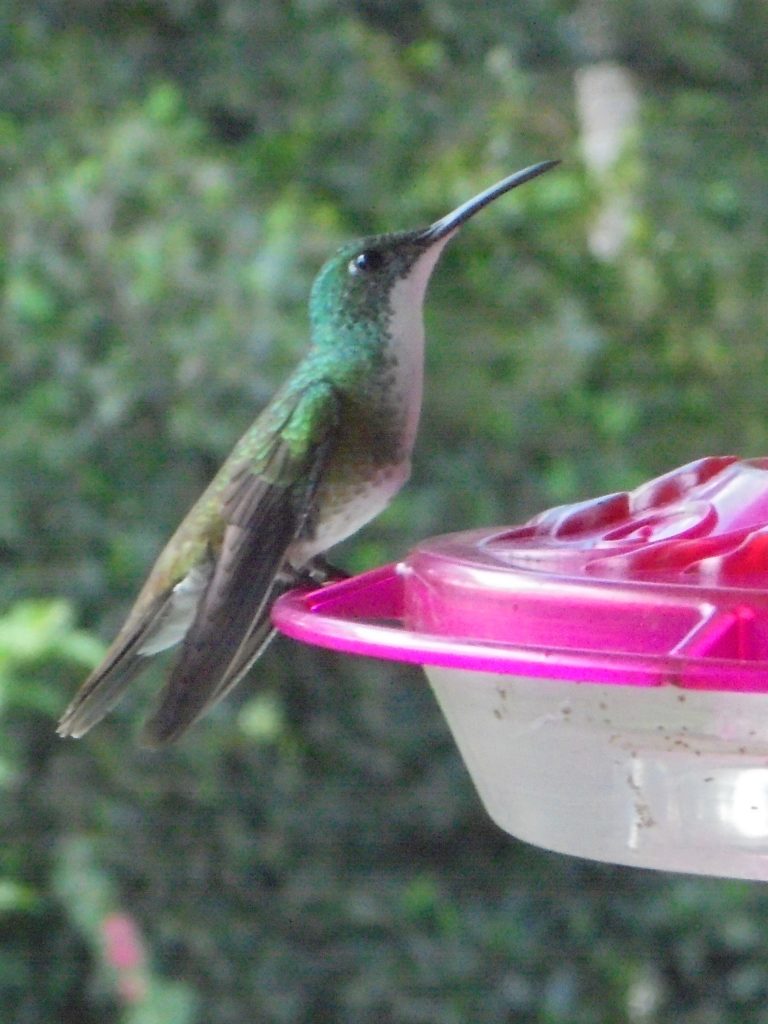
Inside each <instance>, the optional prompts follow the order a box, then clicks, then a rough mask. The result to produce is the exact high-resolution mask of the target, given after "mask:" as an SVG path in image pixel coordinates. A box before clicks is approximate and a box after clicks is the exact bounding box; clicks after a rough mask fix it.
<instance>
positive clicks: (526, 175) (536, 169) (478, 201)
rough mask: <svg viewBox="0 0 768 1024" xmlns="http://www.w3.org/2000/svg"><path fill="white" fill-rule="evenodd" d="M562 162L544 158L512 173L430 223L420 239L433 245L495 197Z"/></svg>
mask: <svg viewBox="0 0 768 1024" xmlns="http://www.w3.org/2000/svg"><path fill="white" fill-rule="evenodd" d="M559 163H560V161H559V160H544V161H542V163H540V164H533V165H532V166H531V167H526V168H525V169H524V170H522V171H517V172H516V173H515V174H510V176H509V177H508V178H503V179H502V180H501V181H497V182H496V184H495V185H491V187H490V188H487V189H486V190H485V191H484V192H481V193H480V194H479V195H476V196H474V198H472V199H468V200H467V201H466V203H462V204H461V206H457V207H456V209H455V210H453V211H452V212H451V213H448V214H446V215H445V217H441V218H440V220H436V221H435V223H434V224H430V226H429V227H428V228H426V229H425V230H424V231H423V232H422V233H421V236H420V238H419V241H421V242H424V243H425V244H426V245H431V244H432V243H433V242H437V241H439V240H440V239H441V238H445V236H446V235H449V234H450V233H451V232H452V231H455V230H456V228H458V227H460V226H461V225H462V224H463V223H464V221H467V220H469V218H470V217H473V216H474V215H475V214H476V213H477V211H478V210H482V208H483V207H484V206H487V205H488V204H489V203H492V202H493V200H494V199H498V197H499V196H503V195H504V193H505V192H509V191H510V190H511V189H513V188H517V186H518V185H524V184H525V182H526V181H530V180H531V179H532V178H537V177H538V176H539V175H540V174H543V173H544V172H545V171H548V170H550V168H552V167H557V165H558V164H559Z"/></svg>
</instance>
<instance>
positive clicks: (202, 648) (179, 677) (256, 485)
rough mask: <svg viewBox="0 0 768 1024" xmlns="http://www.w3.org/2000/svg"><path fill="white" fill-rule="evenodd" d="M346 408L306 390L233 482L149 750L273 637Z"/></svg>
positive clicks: (322, 386) (203, 706) (185, 722)
mask: <svg viewBox="0 0 768 1024" xmlns="http://www.w3.org/2000/svg"><path fill="white" fill-rule="evenodd" d="M284 401H285V399H284ZM338 409H339V399H338V395H337V392H336V390H335V388H334V387H333V385H331V384H329V383H327V382H325V381H319V382H315V383H314V384H311V385H307V386H306V387H305V388H303V389H302V390H301V391H298V392H297V393H296V394H295V395H293V396H292V398H291V400H290V404H289V406H288V407H287V408H286V407H285V405H284V406H283V409H281V412H282V411H284V412H285V416H284V419H283V420H282V426H281V427H280V429H279V430H277V431H276V432H275V433H274V435H273V437H272V439H271V441H270V442H269V444H268V445H266V446H264V449H263V451H262V452H261V453H260V454H259V455H258V456H257V457H256V458H255V459H251V460H249V461H247V462H245V463H244V464H243V466H242V467H241V468H240V470H239V471H238V472H237V473H236V474H235V476H234V477H233V479H232V481H231V484H230V486H229V488H228V490H227V492H226V494H225V498H224V505H223V518H224V520H225V522H226V527H225V530H224V536H223V540H222V544H221V548H220V550H219V551H218V553H217V554H216V555H215V556H214V564H213V571H212V573H211V576H210V581H209V582H208V584H207V586H206V588H205V590H204V592H203V594H202V597H201V598H200V601H199V602H198V605H197V611H196V614H195V617H194V619H193V622H192V625H191V626H190V628H189V630H188V631H187V634H186V636H185V637H184V641H183V643H182V648H181V653H180V655H179V659H178V661H177V663H176V665H175V666H174V668H173V670H172V672H171V675H170V678H169V680H168V683H167V684H166V686H165V688H164V690H163V693H162V695H161V700H160V704H159V706H158V708H157V710H156V711H155V712H154V714H153V715H152V717H151V718H150V719H149V720H148V722H147V723H146V726H145V729H144V735H143V739H144V741H145V742H146V743H147V744H149V745H151V746H157V745H159V744H162V743H167V742H169V741H171V740H174V739H176V738H177V737H178V736H180V735H181V733H182V732H184V730H185V729H187V728H188V727H189V726H190V725H191V724H192V723H193V722H194V721H195V720H196V719H197V718H199V717H200V715H201V714H202V713H203V712H204V711H206V710H207V709H208V708H209V707H210V706H211V705H212V704H214V703H216V702H217V701H218V700H220V699H221V698H222V697H223V696H225V694H226V693H227V692H228V691H229V690H230V689H231V688H232V687H233V686H234V685H235V684H236V683H237V682H238V680H239V679H240V678H241V677H242V675H243V674H244V673H245V672H246V671H247V669H248V668H249V667H250V665H251V664H252V663H253V661H254V660H255V659H256V657H258V655H259V654H260V653H261V651H262V650H263V648H264V647H265V646H266V644H267V643H268V641H269V639H270V638H271V636H272V626H271V622H270V617H269V616H270V610H271V607H272V604H273V602H274V600H275V598H276V596H277V595H278V593H279V592H282V591H283V590H286V589H288V588H289V586H290V585H292V583H294V582H295V574H294V573H293V572H292V571H291V569H290V567H287V566H286V565H285V557H286V551H287V549H288V548H289V547H290V545H291V544H292V542H293V541H295V540H296V539H297V538H298V537H300V536H303V535H306V534H308V533H310V532H311V530H312V528H313V523H312V520H313V513H314V499H315V496H316V493H317V488H318V485H319V483H320V481H321V479H322V477H323V471H324V469H325V468H326V466H327V464H328V459H329V458H330V456H331V454H332V452H333V448H334V442H335V439H336V433H337V426H338V422H339V416H338ZM281 572H282V575H281Z"/></svg>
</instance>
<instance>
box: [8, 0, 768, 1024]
mask: <svg viewBox="0 0 768 1024" xmlns="http://www.w3.org/2000/svg"><path fill="white" fill-rule="evenodd" d="M0 54H2V63H1V65H0V167H1V171H0V226H1V231H0V277H1V278H2V307H1V308H0V350H1V351H2V360H0V395H1V397H0V467H1V469H0V559H1V560H2V570H3V571H2V573H1V574H0V597H1V599H2V608H3V611H2V616H1V617H0V715H1V716H2V737H3V739H2V745H1V746H0V1020H2V1021H9V1022H14V1024H16V1022H18V1024H50V1022H52V1021H63V1022H68V1021H73V1022H74V1021H77V1022H78V1024H96V1022H98V1024H105V1022H112V1021H114V1022H120V1024H159V1022H161V1021H162V1022H164V1024H190V1022H199V1024H235V1022H242V1021H254V1022H262V1021H263V1022H266V1024H309V1022H313V1024H323V1022H328V1024H330V1022H350V1024H351V1022H355V1024H373V1022H376V1024H379V1022H387V1021H394V1022H403V1024H500V1022H520V1024H524V1022H536V1024H581V1022H583V1024H603V1022H605V1024H616V1022H621V1021H627V1022H630V1024H648V1022H656V1021H658V1022H669V1021H675V1022H679V1024H715V1022H717V1024H730V1022H732V1024H759V1022H763V1024H765V1022H767V1021H768V934H767V932H766V925H767V924H768V894H766V891H765V889H764V887H762V886H761V885H758V884H750V883H741V882H738V883H737V882H729V881H724V880H713V879H692V878H686V877H672V876H665V875H661V874H654V873H651V872H642V871H635V870H631V869H627V868H612V867H610V866H603V865H596V864H591V863H586V862H581V861H577V860H572V859H569V858H566V857H561V856H556V855H554V854H548V853H546V852H543V851H538V850H535V849H533V848H530V847H527V846H525V845H523V844H521V843H518V842H516V841H515V840H513V839H512V838H511V837H507V836H505V835H503V834H501V833H500V832H499V831H498V830H497V829H496V828H495V826H493V825H492V824H491V823H490V821H489V820H488V819H487V818H486V816H485V814H484V812H483V810H482V808H481V807H480V805H479V802H478V800H477V797H476V796H475V794H474V792H473V791H472V789H471V785H470V783H469V780H468V777H467V775H466V773H465V770H464V768H463V766H462V764H461V762H460V759H459V757H458V754H457V752H456V750H455V748H454V746H453V744H452V741H451V739H450V737H449V735H448V734H447V730H446V727H445V725H444V723H443V721H442V720H441V718H440V715H439V713H438V711H437V709H436V706H435V704H434V703H433V700H432V698H431V695H430V693H429V690H428V688H427V685H426V683H425V682H424V680H423V678H422V677H421V675H420V674H419V672H417V671H415V670H407V669H405V668H403V669H401V670H398V669H397V668H395V667H393V666H381V665H377V664H376V663H373V662H370V663H369V662H362V661H355V660H352V659H342V658H341V657H336V656H334V655H332V654H329V653H323V652H319V651H312V650H309V649H302V648H300V647H299V646H297V645H293V644H291V643H289V642H288V641H280V642H278V643H277V644H276V645H275V646H274V648H273V650H272V651H271V652H270V653H269V655H268V656H267V658H265V660H264V662H263V663H262V664H261V665H260V666H259V667H258V670H257V671H256V672H254V673H253V678H252V679H250V680H248V682H247V683H245V684H244V685H243V686H242V687H241V689H240V691H239V692H238V693H237V695H236V696H235V697H233V698H232V699H231V700H229V701H228V702H227V703H226V704H225V705H224V706H222V707H221V708H219V709H217V710H216V712H215V713H214V714H212V715H211V716H210V717H209V718H207V719H206V720H205V721H204V722H203V723H202V724H200V725H199V726H198V727H197V728H196V729H195V730H194V732H193V733H192V734H191V735H190V736H189V738H188V739H185V740H184V742H183V743H181V744H180V745H179V746H178V747H177V748H174V749H172V750H169V751H168V752H163V753H161V754H150V753H147V752H146V751H142V750H141V749H139V748H137V747H136V745H135V744H134V736H135V734H136V731H137V724H138V721H139V719H140V717H141V715H142V712H143V709H144V708H145V706H146V698H147V697H148V695H149V693H150V692H151V691H152V688H153V682H152V680H149V681H148V683H147V686H146V687H144V689H143V693H141V694H139V695H134V696H132V697H131V699H129V700H127V701H126V702H125V704H124V705H123V706H121V707H120V709H119V710H118V711H117V712H116V713H115V714H113V715H112V716H111V717H110V719H109V720H108V721H107V722H106V723H104V724H103V725H102V726H100V727H99V729H97V730H96V731H95V732H94V733H93V734H91V735H89V736H88V737H87V739H84V740H82V741H80V742H78V743H73V742H63V741H61V740H58V739H56V738H55V736H54V731H53V730H54V724H55V719H56V716H57V715H58V713H59V712H60V711H61V709H62V708H63V706H64V704H65V703H66V701H67V699H68V698H69V696H70V695H71V694H72V692H73V690H74V688H75V686H76V684H77V683H78V681H79V680H80V679H81V678H82V676H83V675H84V673H85V672H86V671H87V669H88V667H89V666H91V665H92V664H93V663H94V662H95V661H96V660H97V659H98V657H99V653H100V651H101V649H102V643H103V641H104V640H105V639H106V638H108V637H109V636H110V635H111V633H112V632H113V631H114V630H115V628H116V627H117V626H118V625H119V622H120V620H121V617H122V616H123V615H124V614H125V612H126V609H127V607H128V604H129V602H130V600H131V598H132V596H133V595H134V593H135V591H136V589H137V587H138V585H139V583H140V582H141V580H142V578H143V576H144V574H145V572H146V571H147V569H148V567H149V565H150V564H151V561H152V559H153V557H154V555H155V553H156V552H157V550H158V548H159V546H160V545H161V544H162V542H163V540H164V539H165V538H166V537H167V535H168V534H169V533H170V531H171V530H172V528H173V527H174V526H175V524H176V522H177V521H178V519H179V518H180V516H181V515H182V513H183V512H184V511H185V510H186V508H187V506H188V505H189V503H190V502H191V501H192V500H193V498H194V497H195V496H196V495H197V493H198V492H199V490H200V489H201V488H202V486H203V485H204V483H205V482H206V481H207V479H208V478H209V477H210V475H211V474H212V472H213V471H214V469H215V468H216V466H217V465H218V463H219V462H220V460H221V459H222V458H223V456H224V455H225V454H226V453H227V451H228V450H229V448H230V447H231V445H232V444H233V442H234V441H235V439H236V438H237V436H239V434H240V433H241V432H242V430H243V429H244V428H245V427H246V425H247V424H248V423H249V421H250V420H251V418H252V417H253V415H254V413H255V411H256V410H257V409H258V408H259V407H260V405H261V404H262V403H263V402H264V401H265V400H266V399H267V397H268V396H269V395H270V393H271V392H272V390H273V389H274V387H275V385H276V384H277V382H278V381H279V380H281V379H282V378H283V376H284V375H285V374H286V373H287V372H288V371H289V369H290V367H291V366H292V365H293V363H294V362H295V360H296V359H297V357H298V356H299V354H300V353H301V351H302V347H303V345H304V343H305V339H306V315H305V303H306V296H307V292H308V288H309V285H310V282H311V279H312V277H313V275H314V273H315V272H316V270H317V269H318V267H319V265H320V264H321V262H322V261H323V260H324V259H325V257H326V256H327V255H328V254H329V253H330V252H331V251H332V250H333V249H334V248H335V246H336V245H337V244H339V243H340V242H341V241H342V240H345V239H346V238H348V237H350V236H355V235H359V234H364V233H368V232H372V231H380V230H387V229H391V228H401V227H410V226H415V225H418V224H421V223H425V222H427V221H429V220H430V219H433V218H435V217H437V216H439V215H442V214H443V213H445V212H446V211H447V210H448V209H449V208H451V206H453V205H455V204H456V203H458V202H459V201H461V200H463V199H465V198H467V197H468V196H469V195H471V194H472V193H473V192H475V191H477V190H479V189H480V188H483V187H485V186H486V185H487V184H489V183H490V182H492V181H494V180H496V179H497V178H499V177H501V176H503V175H504V174H507V173H509V172H511V171H513V170H515V169H517V168H518V167H522V166H524V165H525V164H527V163H530V162H533V161H534V160H537V159H543V158H546V157H553V156H558V157H561V158H562V159H563V160H564V164H563V166H562V168H560V169H559V170H558V171H557V172H553V173H551V174H549V175H547V176H545V177H544V178H542V179H540V180H539V181H537V182H536V183H535V184H532V185H530V186H526V188H525V189H521V190H520V191H519V192H517V193H515V194H514V196H510V197H507V198H506V199H504V200H502V201H500V202H499V203H498V204H496V205H495V206H494V207H493V208H492V209H489V210H488V211H486V212H485V213H483V214H482V216H480V217H478V218H477V219H476V220H475V221H473V223H472V225H471V226H470V227H468V228H467V229H466V230H465V231H464V232H462V234H461V236H460V237H459V238H458V239H457V240H456V241H455V242H454V243H453V244H452V246H451V248H450V250H449V251H448V252H447V253H446V255H445V257H444V258H443V260H442V262H441V265H440V267H439V269H438V271H437V273H436V275H435V279H434V281H433V283H432V286H431V289H430V294H429V297H428V303H427V307H428V308H427V330H428V337H429V353H428V368H427V388H426V396H425V410H424V417H423V423H422V430H421V434H420V438H419V445H418V451H417V455H416V461H415V469H414V476H413V479H412V481H411V483H410V484H409V486H408V487H407V489H406V490H405V491H404V492H403V493H402V494H401V495H400V496H399V497H398V498H397V500H396V501H395V503H394V504H393V505H392V506H391V508H390V509H389V510H388V511H387V512H386V513H385V514H384V515H382V516H381V517H380V519H379V520H378V521H377V522H375V523H373V524H371V525H370V526H369V527H367V528H366V529H365V530H364V531H363V532H362V534H361V535H360V536H359V537H358V538H355V539H354V540H352V541H350V542H348V543H347V544H346V545H345V546H344V548H343V549H342V550H339V551H338V552H337V553H336V560H337V561H338V562H340V563H343V564H345V565H346V566H347V567H349V568H351V569H353V570H361V569H363V568H368V567H372V566H374V565H376V564H379V563H381V562H383V561H386V560H389V559H393V558H396V557H398V556H399V555H401V554H403V553H404V552H405V551H407V550H408V548H409V546H410V545H412V544H413V543H414V542H415V541H417V540H418V539H420V538H423V537H426V536H429V535H432V534H435V533H440V532H444V531H447V530H451V529H459V528H465V527H469V526H473V525H483V524H488V525H491V524H498V523H505V522H514V521H519V520H521V519H524V518H526V517H528V516H529V515H532V514H534V513H535V512H537V511H539V510H540V509H542V508H544V507H546V506H549V505H552V504H556V503H560V502H564V501H572V500H576V499H578V498H584V497H589V496H593V495H596V494H598V493H601V492H604V491H609V490H613V489H622V488H626V487H631V486H633V485H635V484H636V483H638V482H640V481H641V480H643V479H644V478H646V477H649V476H651V475H654V474H656V473H658V472H663V471H665V470H668V469H671V468H672V467H674V466H675V465H678V464H680V463H683V462H685V461H687V460H689V459H693V458H697V457H699V456H703V455H706V454H715V453H725V452H735V453H737V454H741V455H745V456H747V455H750V456H751V455H764V454H766V453H768V410H766V400H765V397H766V361H767V357H766V353H768V344H767V342H768V329H767V328H768V323H767V321H768V303H766V298H765V296H766V283H767V282H768V258H767V257H766V252H767V247H766V227H767V224H766V222H767V221H768V135H767V134H766V124H768V91H767V87H768V6H766V5H765V4H764V2H763V0H654V2H653V3H651V2H649V0H627V2H625V3H621V4H619V3H611V2H610V0H604V2H603V3H601V2H599V0H590V2H584V3H577V2H568V0H520V2H516V3H510V2H507V0H504V2H502V0H487V2H480V3H469V2H467V0H420V2H414V0H408V2H404V0H387V2H385V0H368V2H361V3H354V2H352V0H348V2H339V0H337V2H332V0H253V2H248V0H127V2H123V3H117V2H110V0H87V2H86V0H67V2H63V0H62V2H59V3H57V2H55V0H23V2H22V0H8V2H6V3H5V4H3V5H2V6H1V7H0ZM606 60H608V61H612V62H613V64H614V65H615V67H616V68H618V69H619V72H620V73H621V74H623V75H624V77H625V80H626V81H627V82H631V83H632V89H633V90H634V96H635V98H636V101H637V107H636V113H635V115H634V116H633V117H632V118H630V119H628V123H627V126H626V127H627V131H626V132H625V134H624V137H623V139H622V145H621V151H620V155H619V156H618V158H617V159H616V160H614V161H613V162H612V163H611V166H610V167H609V168H608V169H607V170H601V169H600V168H599V167H598V166H596V165H595V164H594V162H593V163H591V164H590V161H589V160H588V159H585V158H584V156H583V154H584V148H583V144H584V142H585V133H586V130H587V125H586V123H585V120H584V114H583V112H580V107H579V103H578V102H577V84H578V83H579V82H582V83H583V81H584V79H583V78H580V77H579V76H583V74H584V72H585V71H587V72H588V71H589V70H590V68H594V67H595V66H597V65H599V64H600V63H601V62H604V61H606ZM614 134H615V131H614ZM612 203H613V204H617V205H616V209H617V210H619V212H620V214H621V216H620V217H619V221H620V225H619V228H618V229H617V231H616V233H615V235H614V237H613V239H612V241H611V244H610V245H609V247H608V251H605V250H601V249H600V247H599V246H598V245H596V244H595V241H594V231H595V225H596V224H597V223H599V220H600V217H601V216H603V215H604V214H605V211H606V208H607V207H610V204H612ZM97 638H98V639H97ZM157 678H158V677H157V676H155V680H154V682H155V683H156V682H157ZM522 784H524V780H521V785H522ZM116 915H117V917H116ZM115 920H120V921H122V922H123V924H124V925H125V926H126V928H128V938H125V939H124V941H123V946H122V947H121V948H122V949H123V953H122V959H121V958H120V955H119V954H118V953H116V952H115V951H114V950H112V951H110V950H111V947H110V945H109V942H108V934H107V933H108V926H107V924H106V923H105V922H109V921H112V922H113V923H114V921H115ZM131 928H133V929H134V934H133V937H131V934H130V929H131ZM121 965H122V966H121Z"/></svg>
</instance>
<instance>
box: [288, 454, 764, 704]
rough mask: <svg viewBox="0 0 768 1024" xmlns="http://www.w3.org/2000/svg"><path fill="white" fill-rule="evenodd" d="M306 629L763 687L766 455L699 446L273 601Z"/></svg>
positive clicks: (441, 656)
mask: <svg viewBox="0 0 768 1024" xmlns="http://www.w3.org/2000/svg"><path fill="white" fill-rule="evenodd" d="M274 621H275V624H276V625H277V626H278V628H279V629H281V630H282V631H283V632H284V633H287V634H288V635H290V636H293V637H294V638H296V639H299V640H304V641H307V642H309V643H314V644H318V645H320V646H324V647H332V648H335V649H337V650H342V651H347V652H350V653H354V654H366V655H373V656H376V657H379V658H389V659H394V660H400V661H412V662H418V663H421V664H425V665H443V666H450V667H454V668H463V669H467V670H475V671H490V672H497V673H502V674H510V673H513V674H516V675H527V676H544V677H548V678H552V679H572V680H580V681H586V682H599V683H622V684H632V685H641V686H656V685H664V684H673V685H675V686H681V687H690V688H697V689H716V690H745V691H746V690H752V691H768V459H754V460H750V461H740V460H738V459H736V458H735V457H732V456H723V457H713V458H704V459H700V460H699V461H697V462H693V463H690V464H689V465H687V466H683V467H681V468H679V469H676V470H674V471H673V472H671V473H667V474H666V475H664V476H661V477H657V478H656V479H655V480H651V481H649V482H648V483H646V484H644V485H643V486H642V487H638V488H637V490H635V491H631V492H621V493H617V494H610V495H607V496H604V497H600V498H595V499H593V500H591V501H584V502H579V503H577V504H574V505H564V506H561V507H559V508H554V509H550V510H549V511H547V512H543V513H542V514H540V515H538V516H536V517H535V518H533V519H531V520H530V521H529V522H528V523H526V524H525V525H523V526H519V527H515V528H512V529H509V528H507V529H495V530H487V529H486V530H475V531H472V532H467V533H456V534H449V535H446V536H443V537H435V538H432V539H430V540H426V541H424V542H423V543H421V544H420V545H418V547H416V548H415V549H414V550H413V551H412V552H411V553H410V554H409V555H408V557H407V558H406V559H405V560H404V561H403V562H402V563H400V564H398V565H395V566H385V567H384V568H382V569H377V570H374V571H373V572H370V573H365V574H364V575H362V576H358V577H356V578H354V579H351V580H345V581H343V582H342V583H337V584H333V585H331V586H329V587H325V588H322V589H320V590H316V591H311V592H299V591H295V592H293V593H291V594H288V595H286V597H285V598H283V599H282V600H281V601H280V602H278V604H277V606H276V608H275V611H274Z"/></svg>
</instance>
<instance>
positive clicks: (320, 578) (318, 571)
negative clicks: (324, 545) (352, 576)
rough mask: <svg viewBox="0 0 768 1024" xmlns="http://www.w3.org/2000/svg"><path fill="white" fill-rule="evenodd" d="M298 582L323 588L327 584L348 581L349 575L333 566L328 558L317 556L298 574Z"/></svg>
mask: <svg viewBox="0 0 768 1024" xmlns="http://www.w3.org/2000/svg"><path fill="white" fill-rule="evenodd" d="M297 576H298V582H300V583H310V584H312V585H313V586H315V587H322V586H324V585H325V584H326V583H337V582H338V581H339V580H348V579H349V573H348V572H345V571H344V570H343V569H339V568H338V566H336V565H331V563H330V562H329V561H328V559H327V558H323V556H322V555H316V556H315V557H314V558H313V559H312V560H311V561H309V562H307V564H306V565H305V566H304V567H303V568H302V569H300V570H299V571H298V572H297Z"/></svg>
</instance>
